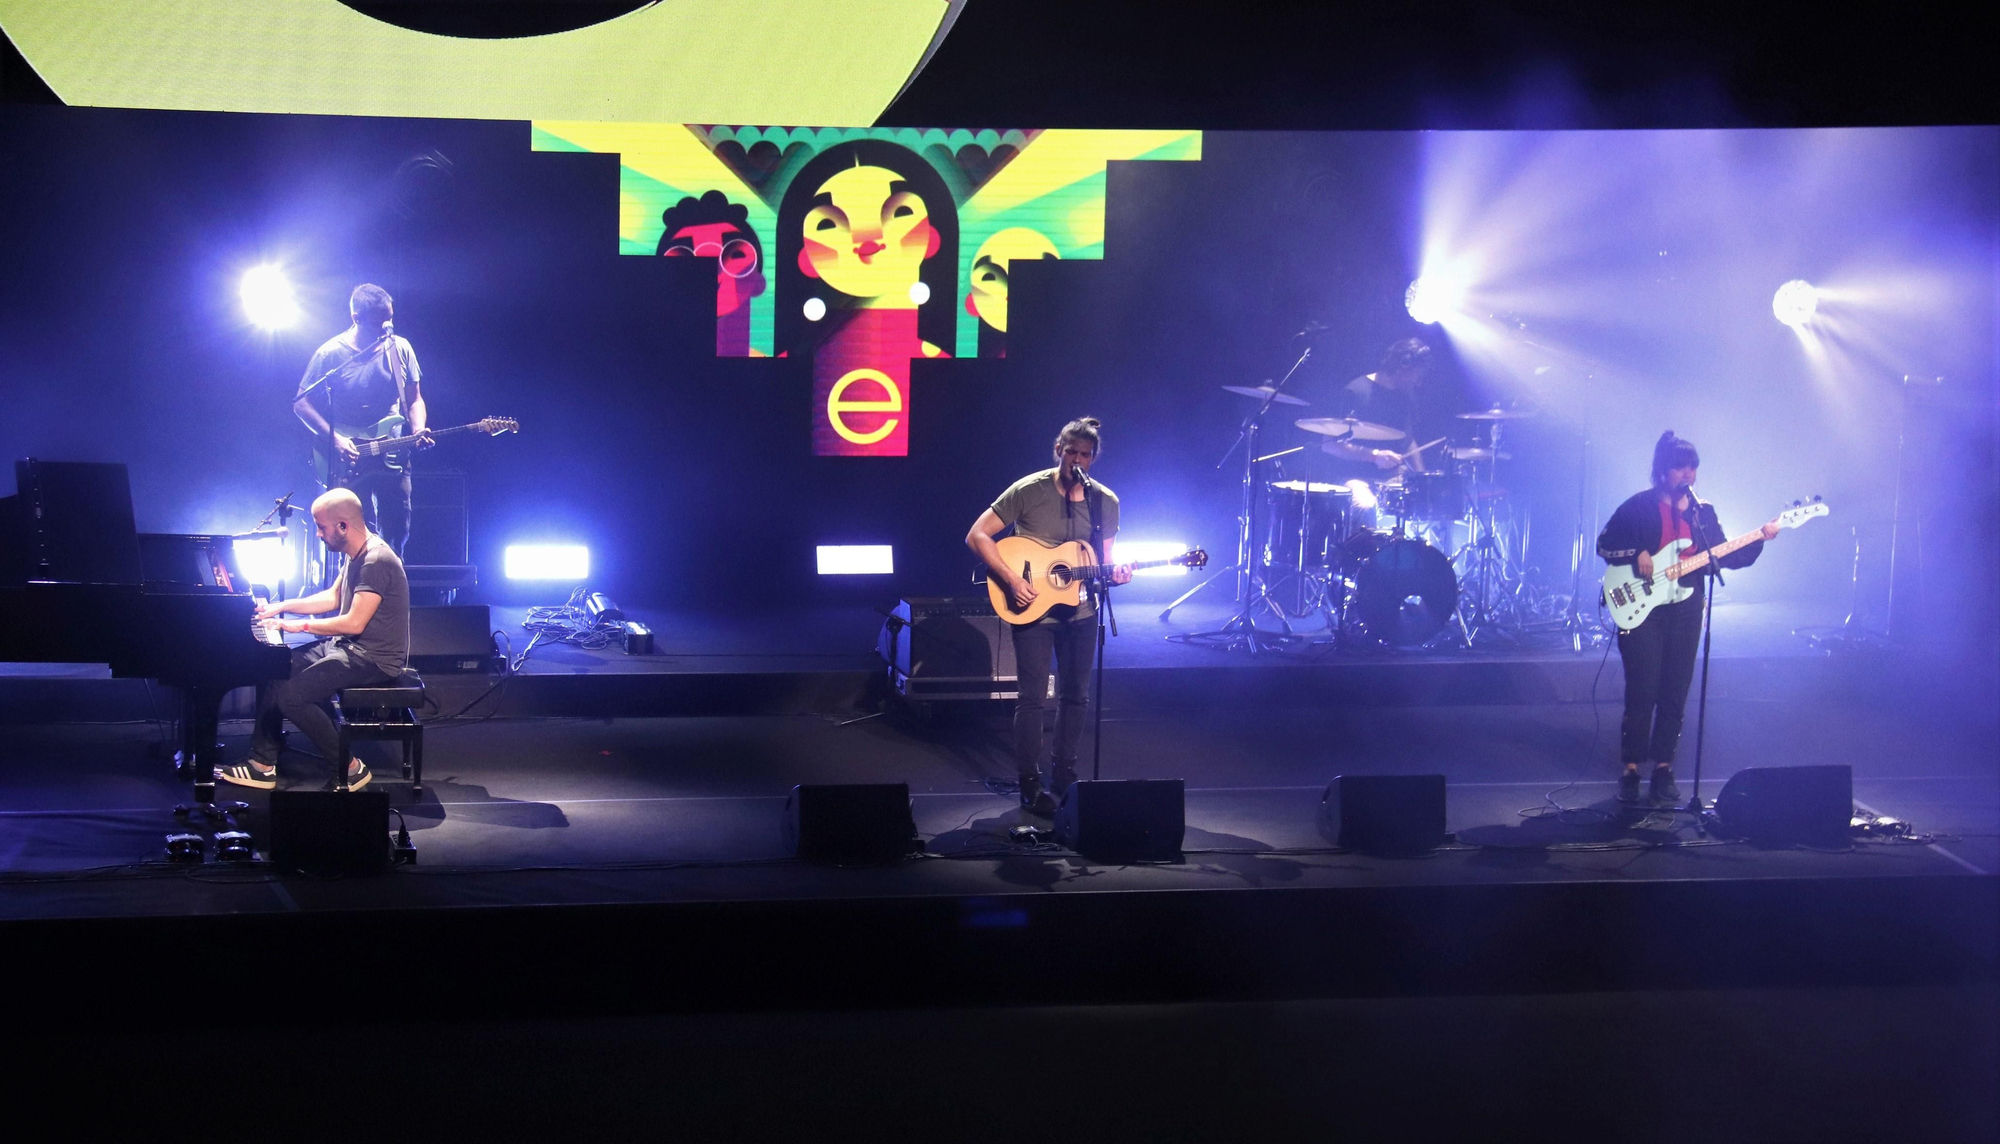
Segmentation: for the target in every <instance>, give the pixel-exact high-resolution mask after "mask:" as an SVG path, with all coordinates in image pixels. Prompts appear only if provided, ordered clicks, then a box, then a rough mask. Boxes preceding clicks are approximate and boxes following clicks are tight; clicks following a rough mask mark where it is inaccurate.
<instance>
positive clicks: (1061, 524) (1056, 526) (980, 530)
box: [965, 417, 1132, 816]
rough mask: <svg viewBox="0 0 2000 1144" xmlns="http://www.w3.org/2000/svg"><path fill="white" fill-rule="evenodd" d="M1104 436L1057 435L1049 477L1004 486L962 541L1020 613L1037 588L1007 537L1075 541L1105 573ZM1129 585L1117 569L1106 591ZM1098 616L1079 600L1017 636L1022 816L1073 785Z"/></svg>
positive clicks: (1090, 422) (1109, 524)
mask: <svg viewBox="0 0 2000 1144" xmlns="http://www.w3.org/2000/svg"><path fill="white" fill-rule="evenodd" d="M1100 428H1101V426H1100V424H1099V422H1098V420H1097V419H1096V418H1095V417H1082V418H1078V419H1077V420H1075V421H1072V422H1070V423H1069V424H1067V425H1065V426H1063V430H1062V433H1061V434H1060V435H1059V436H1057V437H1056V445H1055V461H1056V466H1055V468H1052V469H1043V470H1042V471H1040V472H1037V473H1030V474H1028V475H1027V476H1025V477H1022V478H1021V479H1020V480H1018V481H1015V482H1014V483H1013V484H1012V485H1010V486H1008V488H1007V491H1006V492H1003V493H1001V494H1000V496H999V499H997V500H995V501H994V502H993V505H992V507H991V508H988V509H987V510H986V511H985V512H982V513H980V514H979V519H978V520H975V521H973V522H972V529H971V531H969V532H967V533H966V534H965V544H966V547H968V548H970V549H972V550H973V551H974V552H976V553H978V554H979V558H980V559H981V560H983V561H985V563H986V567H987V568H988V569H990V570H991V571H992V573H993V575H994V576H995V577H997V578H999V580H1000V581H1001V582H1002V583H1004V584H1005V585H1006V587H1007V593H1008V595H1009V597H1011V598H1012V599H1013V601H1014V603H1015V605H1016V606H1017V607H1021V608H1025V607H1027V606H1028V605H1029V604H1030V603H1032V602H1033V601H1034V599H1035V588H1034V586H1033V585H1031V584H1029V583H1028V582H1027V581H1026V580H1025V579H1023V578H1022V576H1021V574H1020V573H1019V572H1017V571H1015V570H1013V569H1011V568H1009V567H1008V565H1007V562H1006V561H1005V560H1003V559H1002V558H1001V556H1000V549H999V547H998V546H997V545H996V544H995V543H994V539H993V538H994V537H996V536H998V535H999V534H1000V532H1001V531H1002V530H1003V529H1006V528H1008V527H1010V526H1011V527H1012V528H1013V529H1014V533H1015V535H1017V536H1027V537H1032V538H1033V539H1035V540H1039V541H1041V542H1043V543H1045V544H1051V545H1054V544H1063V543H1065V542H1068V541H1072V540H1080V541H1083V542H1084V543H1086V544H1089V545H1090V546H1091V548H1092V549H1093V550H1094V551H1095V552H1096V555H1097V559H1098V560H1099V561H1101V562H1103V563H1105V564H1109V563H1111V541H1112V538H1113V537H1115V536H1117V535H1118V494H1117V493H1114V492H1112V491H1111V490H1110V489H1108V488H1105V487H1104V485H1103V484H1102V483H1100V482H1098V481H1095V480H1092V479H1090V477H1089V476H1088V473H1089V471H1090V466H1091V464H1092V462H1094V461H1095V460H1096V459H1097V450H1098V446H1099V443H1100V434H1099V432H1098V430H1099V429H1100ZM1131 579H1132V570H1131V569H1130V568H1128V567H1125V566H1123V565H1120V566H1117V567H1115V568H1114V569H1113V570H1112V572H1111V576H1110V580H1111V582H1112V583H1113V584H1124V583H1127V582H1129V581H1130V580H1131ZM1095 619H1096V612H1095V609H1094V605H1093V604H1092V603H1091V601H1090V598H1089V597H1088V596H1086V597H1085V598H1084V600H1083V602H1082V603H1080V604H1077V605H1074V606H1072V605H1068V604H1058V605H1056V606H1055V607H1053V608H1050V609H1049V611H1048V614H1046V615H1044V616H1043V617H1042V618H1041V619H1040V620H1038V621H1036V622H1034V623H1030V624H1019V625H1016V626H1015V627H1014V664H1015V668H1016V671H1017V672H1018V674H1019V678H1020V698H1019V700H1017V701H1016V703H1015V706H1014V771H1015V774H1016V776H1017V777H1018V778H1019V779H1020V782H1021V806H1022V807H1023V808H1025V809H1026V810H1027V811H1028V813H1030V814H1035V815H1042V816H1047V815H1052V814H1054V813H1055V808H1056V799H1057V798H1060V797H1061V796H1062V794H1063V792H1064V791H1066V790H1068V789H1069V785H1070V784H1071V783H1073V782H1075V781H1076V756H1077V747H1078V745H1079V744H1080V743H1081V742H1082V741H1083V718H1084V713H1085V710H1086V709H1087V707H1088V706H1089V703H1090V689H1089V680H1090V668H1091V663H1092V660H1093V658H1094V657H1095V655H1096V648H1097V632H1096V623H1095ZM1051 656H1053V657H1054V659H1055V667H1056V670H1057V680H1056V697H1057V700H1058V706H1057V708H1056V741H1055V748H1054V752H1053V753H1054V757H1053V758H1052V760H1051V761H1050V766H1049V781H1048V782H1047V783H1046V784H1044V783H1043V782H1042V777H1041V772H1040V769H1039V768H1040V764H1041V758H1042V711H1043V708H1044V706H1045V705H1046V699H1047V695H1048V689H1049V660H1050V657H1051Z"/></svg>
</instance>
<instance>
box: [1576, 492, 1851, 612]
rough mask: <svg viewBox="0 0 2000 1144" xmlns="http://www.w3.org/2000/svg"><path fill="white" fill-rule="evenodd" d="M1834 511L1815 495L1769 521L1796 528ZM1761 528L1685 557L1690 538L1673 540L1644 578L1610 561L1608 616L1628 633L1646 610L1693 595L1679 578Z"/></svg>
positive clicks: (1734, 547) (1757, 533)
mask: <svg viewBox="0 0 2000 1144" xmlns="http://www.w3.org/2000/svg"><path fill="white" fill-rule="evenodd" d="M1832 511H1833V510H1832V509H1830V508H1828V507H1827V505H1826V503H1825V502H1824V501H1822V500H1820V499H1819V498H1818V497H1814V498H1813V499H1811V500H1809V501H1793V502H1792V507H1791V508H1788V509H1786V510H1785V511H1783V512H1781V513H1779V514H1778V516H1777V519H1776V520H1774V521H1773V522H1772V523H1774V524H1776V525H1777V526H1778V527H1779V528H1797V527H1798V526H1800V525H1802V524H1804V523H1805V522H1806V521H1809V520H1811V519H1812V518H1813V517H1816V516H1825V515H1826V514H1827V513H1829V512H1832ZM1763 535H1764V530H1763V528H1762V527H1758V528H1753V529H1751V530H1750V531H1749V532H1746V533H1744V534H1743V535H1741V536H1739V537H1736V538H1735V539H1734V540H1728V541H1724V542H1723V543H1721V544H1718V545H1716V546H1715V547H1714V548H1711V549H1708V550H1707V551H1705V552H1697V553H1695V554H1694V555H1693V556H1690V557H1688V558H1687V559H1685V560H1681V559H1678V557H1679V556H1680V554H1681V553H1682V552H1684V551H1686V550H1687V549H1688V547H1689V546H1690V545H1692V544H1693V543H1694V541H1692V540H1676V541H1674V542H1673V543H1671V544H1669V545H1667V546H1666V547H1665V548H1662V549H1660V550H1659V551H1658V552H1656V553H1654V554H1653V576H1652V578H1651V579H1646V578H1644V577H1642V576H1640V575H1639V570H1638V569H1637V568H1636V567H1634V566H1632V565H1629V564H1613V565H1610V566H1609V567H1607V568H1605V570H1604V604H1605V606H1606V607H1608V608H1610V609H1611V619H1612V620H1613V621H1614V622H1616V623H1617V625H1618V630H1619V631H1623V632H1629V631H1631V630H1632V629H1633V628H1636V627H1638V626H1639V625H1640V624H1642V623H1644V622H1645V620H1646V615H1647V613H1649V612H1651V611H1652V610H1653V609H1654V608H1657V607H1659V606H1660V605H1661V604H1678V603H1680V602H1681V601H1682V600H1685V599H1687V598H1688V597H1689V596H1692V595H1694V589H1693V588H1692V587H1690V586H1688V585H1686V584H1683V583H1681V578H1682V577H1684V576H1686V575H1687V574H1688V573H1690V572H1696V571H1699V570H1701V569H1702V568H1704V567H1706V566H1707V565H1708V562H1709V561H1710V560H1712V559H1714V560H1719V559H1721V558H1722V557H1724V556H1727V555H1729V554H1730V553H1732V552H1734V551H1736V550H1737V549H1739V548H1741V547H1743V546H1744V545H1746V544H1749V543H1750V542H1752V541H1754V540H1759V539H1761V538H1762V537H1763Z"/></svg>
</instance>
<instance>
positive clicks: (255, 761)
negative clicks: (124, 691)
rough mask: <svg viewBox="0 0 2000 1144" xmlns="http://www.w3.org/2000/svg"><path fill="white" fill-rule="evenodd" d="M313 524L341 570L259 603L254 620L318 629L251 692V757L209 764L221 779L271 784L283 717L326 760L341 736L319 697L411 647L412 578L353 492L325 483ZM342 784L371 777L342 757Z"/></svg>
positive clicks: (380, 673)
mask: <svg viewBox="0 0 2000 1144" xmlns="http://www.w3.org/2000/svg"><path fill="white" fill-rule="evenodd" d="M312 515H313V526H314V527H315V528H316V529H317V530H318V531H319V538H320V540H321V541H322V542H323V543H324V544H325V545H326V546H327V548H328V549H329V550H330V551H333V552H337V553H339V554H340V555H341V556H344V557H346V558H347V566H346V567H345V568H344V569H343V570H342V571H341V574H340V579H339V580H338V581H336V582H335V583H334V585H333V586H332V587H330V588H328V589H326V590H325V591H323V592H319V593H317V594H315V595H312V596H307V597H305V598H304V599H299V600H280V601H277V602H275V603H270V604H266V605H264V606H263V607H261V608H259V609H257V619H258V620H259V621H265V620H269V619H270V618H272V617H274V616H277V615H280V614H281V613H288V612H289V613H292V614H295V615H301V616H308V617H322V616H328V614H329V613H332V615H331V616H329V617H328V618H325V619H317V618H314V619H302V620H291V619H287V620H278V621H277V625H278V627H280V628H282V629H283V630H285V631H288V632H305V633H307V634H309V635H316V636H326V637H328V638H326V639H322V640H320V641H319V642H317V643H313V644H308V645H306V646H305V647H301V648H296V649H294V650H293V652H292V675H291V678H290V679H284V680H279V681H277V682H275V683H268V684H265V685H263V686H261V687H259V688H258V691H257V729H256V732H255V733H254V734H253V735H252V737H251V741H250V758H249V760H248V761H246V762H243V763H240V764H238V765H236V766H232V767H227V768H224V769H223V770H221V771H219V772H218V773H217V777H219V778H221V779H222V780H223V781H225V782H232V783H235V784H237V785H238V786H249V787H261V788H263V789H266V790H269V789H270V788H272V787H275V786H277V785H278V767H277V763H278V750H279V748H280V746H281V745H282V744H283V742H284V720H286V719H290V720H291V721H292V725H293V726H295V727H297V728H298V729H299V730H301V731H304V732H305V733H306V737H307V738H309V739H311V740H312V742H313V746H315V747H317V748H318V749H319V753H320V757H322V758H324V759H326V760H327V761H328V763H329V764H330V765H336V766H337V765H340V764H339V763H337V762H336V761H335V760H336V759H338V757H339V755H340V738H339V735H338V734H337V733H336V732H335V730H334V727H333V718H332V716H331V715H330V714H328V712H327V710H326V708H325V704H326V702H327V700H329V699H331V698H333V696H334V694H335V693H336V692H338V691H340V690H341V689H343V688H347V687H366V686H367V685H369V684H371V683H383V682H387V681H390V680H393V679H396V678H398V677H400V676H401V675H402V673H403V664H404V663H405V662H406V661H407V660H408V659H409V654H410V586H409V581H408V580H407V579H406V578H405V577H404V575H403V562H402V561H401V560H400V559H398V558H397V556H396V550H395V549H393V548H391V547H389V545H388V543H387V542H385V541H384V540H383V539H382V538H381V537H379V536H376V535H375V534H374V533H371V532H369V531H368V526H367V525H366V524H365V523H364V522H363V519H362V512H361V500H360V498H359V497H357V496H355V495H354V493H352V492H351V491H349V490H347V489H329V490H328V491H327V492H326V493H325V494H323V495H322V496H321V497H320V498H319V499H318V500H315V501H314V502H313V506H312ZM345 762H346V766H347V785H348V787H349V788H350V789H359V788H361V787H364V786H366V785H368V780H369V779H370V778H371V777H372V776H371V775H370V774H369V773H368V768H367V767H366V766H364V765H362V762H361V760H360V759H349V760H346V761H345Z"/></svg>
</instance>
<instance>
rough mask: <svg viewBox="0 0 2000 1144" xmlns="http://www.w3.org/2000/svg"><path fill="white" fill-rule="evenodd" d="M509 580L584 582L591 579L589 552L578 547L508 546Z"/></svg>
mask: <svg viewBox="0 0 2000 1144" xmlns="http://www.w3.org/2000/svg"><path fill="white" fill-rule="evenodd" d="M506 569H507V579H509V580H584V579H588V578H589V576H590V549H588V548H585V547H584V546H583V545H581V544H510V545H508V546H507V557H506Z"/></svg>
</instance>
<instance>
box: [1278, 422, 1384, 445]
mask: <svg viewBox="0 0 2000 1144" xmlns="http://www.w3.org/2000/svg"><path fill="white" fill-rule="evenodd" d="M1292 424H1294V425H1297V426H1298V427H1299V428H1301V429H1303V430H1305V431H1306V432H1308V433H1318V434H1319V435H1320V436H1322V437H1337V438H1340V439H1341V440H1353V441H1394V440H1396V439H1398V438H1400V437H1401V436H1402V435H1403V431H1402V430H1400V429H1391V428H1389V427H1388V426H1387V425H1377V424H1375V423H1374V422H1373V421H1361V420H1357V419H1356V418H1353V417H1301V418H1299V419H1298V420H1297V421H1294V422H1292Z"/></svg>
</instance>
